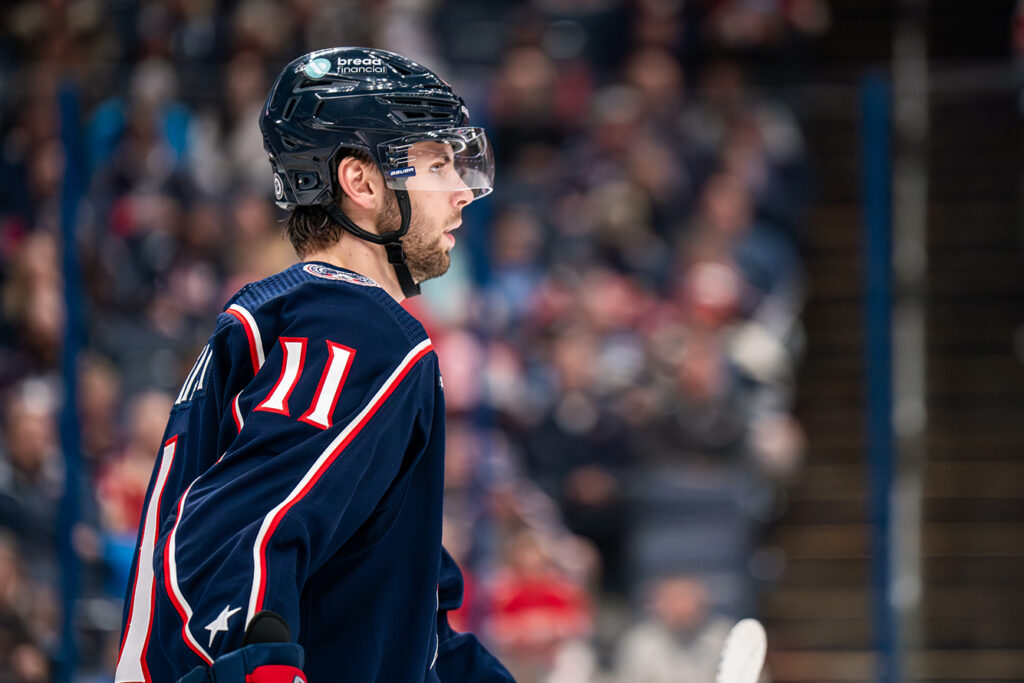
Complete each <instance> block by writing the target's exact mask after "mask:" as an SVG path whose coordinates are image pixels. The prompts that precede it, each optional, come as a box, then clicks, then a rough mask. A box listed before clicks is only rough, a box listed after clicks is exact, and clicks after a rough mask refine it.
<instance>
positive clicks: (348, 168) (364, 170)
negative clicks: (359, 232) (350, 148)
mask: <svg viewBox="0 0 1024 683" xmlns="http://www.w3.org/2000/svg"><path fill="white" fill-rule="evenodd" d="M338 187H339V188H340V189H341V191H342V193H344V195H345V196H346V197H348V199H350V200H351V201H352V202H354V203H355V204H356V205H357V206H359V207H361V208H364V209H373V208H376V207H377V204H378V203H380V201H381V200H382V198H383V196H384V178H383V177H382V176H381V174H380V171H378V170H377V167H376V166H374V164H373V163H370V162H366V161H361V160H359V159H357V158H356V157H354V156H348V157H344V158H343V159H342V160H341V161H339V162H338Z"/></svg>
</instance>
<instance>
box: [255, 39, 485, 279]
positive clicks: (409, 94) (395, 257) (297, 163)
mask: <svg viewBox="0 0 1024 683" xmlns="http://www.w3.org/2000/svg"><path fill="white" fill-rule="evenodd" d="M468 123H469V112H468V111H467V109H466V105H465V103H464V102H463V101H462V98H460V97H459V96H458V95H456V94H455V93H454V92H453V91H452V89H451V86H449V85H448V84H447V83H446V82H445V81H443V80H442V79H441V78H439V77H438V76H437V75H436V74H434V73H433V72H432V71H430V70H429V69H427V68H425V67H423V66H421V65H419V64H417V63H416V62H413V61H412V60H409V59H407V58H405V57H402V56H401V55H397V54H395V53H393V52H387V51H386V50H377V49H372V48H362V47H338V48H331V49H327V50H318V51H316V52H311V53H309V54H307V55H304V56H302V57H299V58H298V59H296V60H295V61H293V62H292V63H290V64H289V65H288V66H286V67H285V68H284V70H283V71H282V72H281V75H280V76H278V78H277V81H276V82H275V83H274V85H273V87H272V88H271V90H270V94H269V95H268V96H267V102H266V105H265V107H264V109H263V114H262V116H261V117H260V129H261V130H262V132H263V145H264V147H265V148H266V150H267V153H268V154H269V156H270V164H271V168H272V170H273V174H274V196H275V199H276V201H277V204H278V206H280V207H282V208H284V209H292V208H294V207H295V206H296V205H301V206H322V207H323V208H324V209H325V210H326V211H327V212H328V214H329V215H330V216H331V217H332V218H333V219H335V220H336V221H338V222H339V223H340V224H341V225H342V226H343V227H344V228H345V229H346V230H348V231H349V232H352V233H353V234H355V235H356V236H358V237H361V238H363V239H366V240H370V241H372V242H376V243H378V244H384V245H385V246H386V247H387V251H388V259H389V261H390V262H391V263H392V264H393V265H395V269H396V271H397V272H398V275H399V281H400V283H401V284H402V289H403V291H405V293H406V296H411V295H413V294H415V293H418V287H416V285H415V283H413V282H412V278H411V276H409V275H408V270H407V269H405V273H403V272H402V270H403V268H404V263H405V256H404V253H403V252H402V250H401V242H400V238H401V237H402V236H403V235H404V234H405V233H406V231H408V229H409V220H410V208H409V198H408V194H407V190H408V189H410V188H411V187H416V188H417V189H433V190H442V191H456V190H464V189H467V188H468V189H470V190H472V192H473V196H474V199H476V198H479V197H482V196H484V195H486V194H488V193H489V192H490V191H491V189H492V188H493V181H494V159H493V153H492V150H491V147H490V143H489V142H488V140H487V136H486V134H485V133H484V131H483V129H481V128H474V127H471V126H469V125H467V124H468ZM417 143H439V144H441V145H443V146H444V148H445V149H446V150H448V153H449V154H450V155H451V156H452V157H453V162H454V163H453V167H454V172H453V173H450V174H448V175H447V176H446V178H447V180H446V181H442V182H438V179H437V178H431V179H430V180H431V181H433V182H432V183H428V182H426V180H427V179H425V178H423V177H422V176H421V178H419V179H416V178H415V176H416V174H417V163H416V162H417V154H419V153H422V150H424V149H429V147H430V145H422V144H417ZM343 150H360V151H362V152H364V153H366V154H367V155H369V157H370V158H371V159H373V161H374V162H375V163H376V164H377V166H378V168H380V170H381V173H382V174H383V176H384V179H385V182H386V184H387V186H388V187H389V188H391V189H392V190H394V191H395V195H396V197H397V199H398V205H399V209H400V211H401V215H402V223H401V226H400V227H399V229H397V230H395V231H393V232H390V233H387V234H384V235H378V234H376V233H371V232H368V231H366V230H363V229H362V228H360V227H359V226H357V225H355V224H354V223H353V222H352V221H351V220H350V219H348V217H347V216H345V214H344V213H343V212H342V211H341V209H340V208H339V207H338V204H337V201H336V200H337V197H335V196H334V191H335V187H336V185H335V183H334V182H333V179H334V174H335V173H336V170H337V167H336V165H335V162H336V161H337V159H338V158H339V156H340V155H339V152H342V151H343Z"/></svg>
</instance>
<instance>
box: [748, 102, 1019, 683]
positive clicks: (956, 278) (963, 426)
mask: <svg viewBox="0 0 1024 683" xmlns="http://www.w3.org/2000/svg"><path fill="white" fill-rule="evenodd" d="M1015 97H1016V93H1014V92H1012V91H1010V90H1008V89H1005V88H984V87H979V88H975V89H972V90H969V91H966V92H959V93H957V92H955V91H950V90H940V91H938V92H936V93H935V94H934V95H933V97H932V100H931V108H930V109H931V134H930V142H929V145H928V167H929V215H928V234H929V238H928V245H927V247H928V259H929V260H928V264H929V265H928V271H927V273H928V291H927V296H926V304H927V312H926V325H927V327H926V330H927V332H926V338H927V362H926V372H927V407H928V415H929V422H928V429H927V434H926V449H927V465H926V467H925V479H924V503H923V505H924V509H923V515H924V527H923V529H922V544H923V561H922V562H923V572H924V576H923V579H924V585H923V603H922V622H921V631H922V641H923V642H922V645H923V647H922V650H921V651H920V652H915V653H913V654H912V655H911V656H910V657H909V658H908V659H907V661H906V663H905V666H904V677H903V680H905V681H962V682H964V683H966V682H967V681H971V682H978V681H1011V680H1012V681H1024V629H1022V628H1021V627H1020V622H1021V615H1022V614H1024V363H1022V360H1021V356H1020V355H1018V354H1021V353H1024V218H1022V215H1024V162H1022V160H1024V119H1022V118H1021V116H1020V114H1019V113H1018V110H1017V109H1016V108H1015ZM849 106H850V107H851V108H852V109H850V110H848V111H856V101H855V100H853V99H852V98H851V101H850V103H849ZM804 125H805V129H806V134H807V136H808V141H809V144H810V147H811V149H812V153H813V157H814V159H815V160H816V163H817V165H818V166H817V169H816V171H817V173H818V176H819V193H818V201H817V204H816V206H815V208H814V210H813V214H812V217H811V223H810V230H809V234H808V239H807V247H806V250H805V261H806V263H807V268H808V271H809V277H810V281H811V298H810V300H809V303H808V306H807V309H806V313H805V315H804V324H805V327H806V330H807V335H808V341H809V345H808V354H807V357H806V359H805V362H804V366H803V370H802V375H801V378H800V389H799V391H800V397H799V401H798V405H797V413H798V417H799V418H800V419H801V420H802V422H803V424H804V426H805V427H806V429H807V431H808V436H809V441H810V453H809V457H808V462H807V465H806V469H805V472H804V475H803V477H802V478H801V480H800V482H799V483H798V485H797V486H796V487H795V489H794V490H793V491H792V493H791V499H790V501H789V507H788V510H787V513H786V515H785V517H784V518H783V520H782V522H781V524H780V525H779V526H778V527H777V529H776V530H775V531H774V533H773V537H772V541H773V542H774V543H775V544H776V545H778V547H780V548H781V549H782V550H783V551H784V552H785V554H786V556H787V558H788V566H787V570H786V572H785V575H784V577H783V579H782V580H781V582H780V583H779V584H778V585H777V586H776V587H775V588H774V589H773V590H771V591H770V592H769V593H768V594H767V595H766V596H765V598H764V600H763V604H762V609H763V612H762V614H763V617H764V619H765V621H766V625H767V627H768V631H769V634H770V638H771V648H770V653H769V663H770V665H771V669H772V673H773V675H774V680H775V681H777V682H784V681H874V680H876V677H875V676H876V674H875V660H874V657H873V654H872V651H871V643H872V634H871V618H870V609H871V593H870V590H869V586H870V583H869V572H870V556H869V541H870V528H869V527H868V524H867V522H868V508H867V499H868V494H867V480H868V479H867V472H866V468H865V442H864V426H865V420H866V418H865V412H864V391H865V387H864V376H865V364H864V358H863V336H864V335H863V327H862V319H863V299H862V289H863V283H862V264H861V249H862V243H861V238H862V228H861V215H860V209H859V206H858V201H859V197H858V192H859V176H858V173H859V169H858V166H857V164H858V158H859V149H858V145H859V137H858V134H857V128H856V121H855V120H854V119H853V118H852V116H851V115H849V114H847V115H846V116H842V115H841V113H840V112H839V111H836V110H833V111H826V110H823V109H822V108H820V107H819V108H818V110H817V113H815V114H812V115H810V116H809V117H805V122H804ZM1015 346H1016V347H1017V348H1016V351H1015Z"/></svg>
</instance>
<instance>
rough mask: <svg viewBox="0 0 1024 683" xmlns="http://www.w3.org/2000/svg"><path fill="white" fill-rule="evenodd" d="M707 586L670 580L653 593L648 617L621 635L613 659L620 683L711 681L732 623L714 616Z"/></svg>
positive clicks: (691, 580) (657, 584)
mask: <svg viewBox="0 0 1024 683" xmlns="http://www.w3.org/2000/svg"><path fill="white" fill-rule="evenodd" d="M707 591H708V589H707V586H706V585H705V584H704V583H703V582H702V581H701V580H700V579H697V578H695V577H692V576H669V577H665V578H661V579H658V580H657V581H655V582H654V583H653V584H652V585H651V587H650V590H649V594H648V597H647V608H646V611H645V618H644V619H643V620H642V621H640V622H639V623H638V624H636V625H634V626H633V627H631V628H630V629H629V630H628V631H626V633H625V634H623V636H622V641H621V643H620V644H619V647H618V651H617V653H616V658H615V670H614V680H615V681H618V682H619V683H635V682H636V681H643V682H644V683H676V682H677V681H711V680H714V678H715V672H716V670H717V667H718V657H719V654H720V653H721V651H722V645H723V644H724V643H725V637H726V635H727V634H728V633H729V629H730V628H731V627H732V623H733V622H732V621H730V620H729V619H727V618H725V617H723V616H720V615H716V614H714V613H712V612H711V611H710V609H709V605H708V594H707Z"/></svg>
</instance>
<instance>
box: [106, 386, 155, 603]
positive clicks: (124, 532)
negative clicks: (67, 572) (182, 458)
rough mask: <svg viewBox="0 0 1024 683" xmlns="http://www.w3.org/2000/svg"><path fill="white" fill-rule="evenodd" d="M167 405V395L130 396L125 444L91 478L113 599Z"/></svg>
mask: <svg viewBox="0 0 1024 683" xmlns="http://www.w3.org/2000/svg"><path fill="white" fill-rule="evenodd" d="M173 402H174V399H173V398H172V397H171V396H170V395H169V394H165V393H162V392H158V391H150V392H146V393H144V394H141V395H139V396H136V397H135V398H134V399H133V400H132V406H131V410H130V415H129V418H128V429H127V436H128V441H127V443H125V445H124V447H123V448H122V449H121V450H120V452H119V453H116V454H113V455H112V456H111V457H109V458H108V459H107V461H106V462H105V463H103V466H102V468H101V470H100V472H99V473H98V476H97V478H96V492H97V496H98V498H99V505H100V516H101V521H102V527H103V536H102V538H101V539H100V542H101V544H102V552H103V555H104V559H105V562H106V564H107V566H108V571H109V576H108V580H107V591H108V593H109V595H111V596H114V597H120V596H121V595H123V593H124V590H125V586H127V585H128V580H129V572H130V569H131V562H132V553H133V552H134V550H135V538H136V536H137V534H138V529H139V520H140V519H142V505H143V502H144V501H145V497H146V488H147V487H148V486H149V479H150V476H151V475H152V473H153V463H154V462H155V460H156V455H157V453H158V452H159V450H160V447H161V445H162V443H161V441H162V437H163V433H164V424H165V423H166V422H167V415H168V413H169V412H170V410H171V405H172V404H173Z"/></svg>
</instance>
